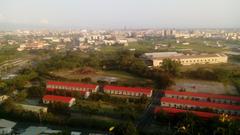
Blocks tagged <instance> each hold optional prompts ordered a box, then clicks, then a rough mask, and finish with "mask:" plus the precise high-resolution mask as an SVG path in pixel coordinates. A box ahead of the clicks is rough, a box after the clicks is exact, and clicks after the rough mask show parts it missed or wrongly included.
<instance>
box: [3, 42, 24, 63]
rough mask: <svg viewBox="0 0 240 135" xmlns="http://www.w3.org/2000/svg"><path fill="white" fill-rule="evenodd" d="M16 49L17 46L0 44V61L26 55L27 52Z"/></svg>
mask: <svg viewBox="0 0 240 135" xmlns="http://www.w3.org/2000/svg"><path fill="white" fill-rule="evenodd" d="M16 49H17V46H15V45H11V46H10V45H8V46H7V45H5V46H0V63H2V62H4V61H6V60H12V59H17V58H22V57H25V56H27V52H19V51H17V50H16Z"/></svg>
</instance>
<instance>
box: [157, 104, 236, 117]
mask: <svg viewBox="0 0 240 135" xmlns="http://www.w3.org/2000/svg"><path fill="white" fill-rule="evenodd" d="M160 111H165V112H167V113H171V114H177V113H185V112H191V113H193V114H195V115H197V116H199V117H201V118H212V117H219V116H220V114H217V113H210V112H199V111H188V110H182V109H176V108H169V107H155V109H154V113H158V112H160ZM231 117H232V118H234V119H240V117H238V116H231Z"/></svg>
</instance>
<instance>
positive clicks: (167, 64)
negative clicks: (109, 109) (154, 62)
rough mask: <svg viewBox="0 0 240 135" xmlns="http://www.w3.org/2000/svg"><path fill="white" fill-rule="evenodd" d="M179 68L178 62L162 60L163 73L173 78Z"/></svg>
mask: <svg viewBox="0 0 240 135" xmlns="http://www.w3.org/2000/svg"><path fill="white" fill-rule="evenodd" d="M180 66H181V64H180V63H179V62H178V61H175V60H171V59H169V58H167V59H164V60H163V62H162V66H161V68H162V69H163V70H164V71H165V72H167V73H169V74H171V75H174V76H175V75H178V74H179V72H180Z"/></svg>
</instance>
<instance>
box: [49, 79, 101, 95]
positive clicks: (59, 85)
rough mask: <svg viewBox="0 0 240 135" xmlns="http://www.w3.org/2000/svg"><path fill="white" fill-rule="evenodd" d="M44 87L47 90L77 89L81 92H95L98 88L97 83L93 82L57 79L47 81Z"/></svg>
mask: <svg viewBox="0 0 240 135" xmlns="http://www.w3.org/2000/svg"><path fill="white" fill-rule="evenodd" d="M46 87H47V90H48V91H54V90H67V91H79V92H81V93H85V92H96V91H97V89H98V85H94V84H83V83H73V82H58V81H47V84H46Z"/></svg>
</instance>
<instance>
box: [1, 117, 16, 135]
mask: <svg viewBox="0 0 240 135" xmlns="http://www.w3.org/2000/svg"><path fill="white" fill-rule="evenodd" d="M15 125H16V123H15V122H13V121H9V120H5V119H0V134H1V135H9V134H11V133H12V131H13V127H14V126H15Z"/></svg>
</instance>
